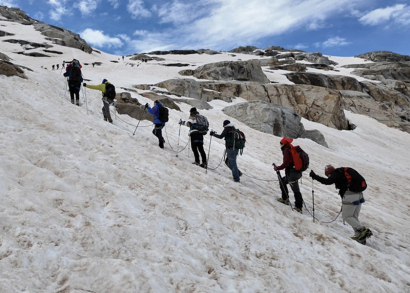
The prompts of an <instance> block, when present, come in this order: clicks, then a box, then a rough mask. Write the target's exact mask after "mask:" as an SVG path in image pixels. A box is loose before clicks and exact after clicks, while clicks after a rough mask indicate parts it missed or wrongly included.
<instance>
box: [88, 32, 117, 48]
mask: <svg viewBox="0 0 410 293" xmlns="http://www.w3.org/2000/svg"><path fill="white" fill-rule="evenodd" d="M80 36H81V38H83V39H84V40H85V41H86V42H87V43H90V44H91V45H93V46H98V47H108V48H111V47H114V48H119V47H121V46H122V45H123V42H122V41H121V40H120V39H119V38H112V37H110V36H107V35H104V32H103V31H100V30H93V29H90V28H87V29H85V30H84V31H83V32H81V33H80Z"/></svg>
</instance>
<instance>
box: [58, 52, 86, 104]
mask: <svg viewBox="0 0 410 293" xmlns="http://www.w3.org/2000/svg"><path fill="white" fill-rule="evenodd" d="M63 75H64V76H65V77H68V81H67V82H68V88H69V91H70V98H71V104H74V98H75V104H76V105H77V106H80V88H81V83H82V82H83V76H82V73H81V64H80V62H79V61H78V60H76V59H73V61H71V62H70V64H69V65H67V67H66V72H65V73H64V74H63Z"/></svg>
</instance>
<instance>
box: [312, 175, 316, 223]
mask: <svg viewBox="0 0 410 293" xmlns="http://www.w3.org/2000/svg"><path fill="white" fill-rule="evenodd" d="M312 202H313V209H312V213H313V223H314V222H315V191H314V190H313V178H312Z"/></svg>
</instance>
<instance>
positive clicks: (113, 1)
mask: <svg viewBox="0 0 410 293" xmlns="http://www.w3.org/2000/svg"><path fill="white" fill-rule="evenodd" d="M108 2H110V3H111V5H112V7H113V8H114V9H117V8H118V7H119V6H120V3H119V0H108Z"/></svg>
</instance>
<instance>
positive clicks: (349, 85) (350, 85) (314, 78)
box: [285, 72, 362, 91]
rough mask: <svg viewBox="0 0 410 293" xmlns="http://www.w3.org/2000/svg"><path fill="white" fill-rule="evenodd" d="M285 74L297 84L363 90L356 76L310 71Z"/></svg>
mask: <svg viewBox="0 0 410 293" xmlns="http://www.w3.org/2000/svg"><path fill="white" fill-rule="evenodd" d="M285 75H286V77H287V78H288V79H289V80H290V81H292V82H293V83H295V84H309V85H314V86H320V87H325V88H329V89H334V90H352V91H362V86H361V84H360V83H359V81H358V80H357V79H356V78H353V77H349V76H345V75H325V74H320V73H310V72H304V73H300V72H292V73H288V74H285Z"/></svg>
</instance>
